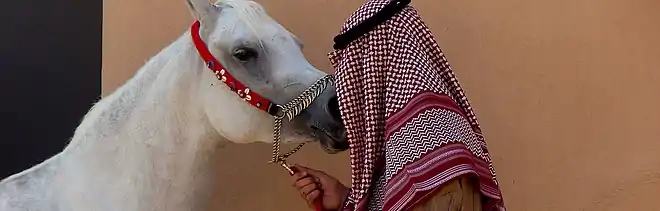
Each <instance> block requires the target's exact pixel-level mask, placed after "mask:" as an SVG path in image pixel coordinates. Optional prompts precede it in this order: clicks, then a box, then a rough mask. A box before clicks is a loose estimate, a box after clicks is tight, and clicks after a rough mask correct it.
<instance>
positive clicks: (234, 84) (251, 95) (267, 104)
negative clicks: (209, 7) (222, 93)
mask: <svg viewBox="0 0 660 211" xmlns="http://www.w3.org/2000/svg"><path fill="white" fill-rule="evenodd" d="M200 25H201V23H200V22H199V21H195V23H193V25H192V27H191V30H190V35H192V40H193V43H195V47H196V48H197V52H199V55H200V56H201V57H202V59H203V60H204V63H206V66H207V67H208V68H209V69H210V70H211V71H213V73H214V74H215V76H216V77H217V78H218V80H220V81H222V82H223V83H225V84H226V85H227V86H228V87H229V88H230V89H231V90H232V91H234V92H236V94H238V96H239V97H241V99H243V100H245V102H247V103H249V104H250V105H252V106H254V107H256V108H258V109H259V110H262V111H265V112H267V113H268V114H270V115H273V116H276V115H281V114H280V111H281V109H280V106H279V105H277V104H276V103H273V102H271V101H270V100H268V99H266V98H265V97H263V96H261V95H259V94H258V93H256V92H252V90H250V88H248V87H247V86H245V84H243V83H241V82H240V81H238V80H236V78H234V76H232V75H231V74H230V73H229V72H228V71H227V69H225V67H224V66H223V65H222V64H221V63H220V62H219V61H218V60H217V59H216V58H215V57H213V54H211V52H210V51H209V49H208V47H207V46H206V43H204V41H203V40H202V38H201V37H200V36H199V28H200Z"/></svg>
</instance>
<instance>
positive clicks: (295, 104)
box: [268, 75, 335, 170]
mask: <svg viewBox="0 0 660 211" xmlns="http://www.w3.org/2000/svg"><path fill="white" fill-rule="evenodd" d="M334 82H335V80H334V77H332V75H326V76H323V77H322V78H320V79H319V80H317V81H316V82H314V83H313V84H312V85H311V86H309V87H308V88H307V89H305V91H303V92H302V93H301V94H300V95H298V97H296V98H294V99H293V100H291V101H289V102H288V103H287V104H285V105H283V106H281V107H280V110H281V111H280V112H281V113H279V114H278V115H276V117H275V122H274V123H273V128H274V130H273V156H272V158H271V160H270V162H268V163H280V164H281V165H282V166H283V167H284V168H287V165H286V159H287V158H288V157H289V156H291V155H293V153H296V152H298V150H300V148H302V147H303V145H305V143H306V142H303V143H300V144H298V146H296V147H295V148H293V149H292V150H291V151H289V152H287V153H284V154H280V142H281V135H282V131H281V130H282V121H283V119H284V117H286V118H287V119H288V120H289V121H291V120H292V119H293V118H294V117H296V116H298V114H300V112H302V111H303V110H305V109H306V108H307V107H309V106H310V105H311V104H312V102H314V99H316V97H318V96H319V95H321V93H323V91H324V90H325V88H327V87H328V85H330V84H334ZM287 170H288V169H287Z"/></svg>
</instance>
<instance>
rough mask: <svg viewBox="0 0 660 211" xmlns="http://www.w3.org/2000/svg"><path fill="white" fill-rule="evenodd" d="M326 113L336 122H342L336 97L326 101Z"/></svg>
mask: <svg viewBox="0 0 660 211" xmlns="http://www.w3.org/2000/svg"><path fill="white" fill-rule="evenodd" d="M328 113H330V116H332V118H334V119H335V120H336V121H342V120H341V112H340V111H339V99H338V98H337V96H336V95H335V96H333V97H332V98H330V100H328Z"/></svg>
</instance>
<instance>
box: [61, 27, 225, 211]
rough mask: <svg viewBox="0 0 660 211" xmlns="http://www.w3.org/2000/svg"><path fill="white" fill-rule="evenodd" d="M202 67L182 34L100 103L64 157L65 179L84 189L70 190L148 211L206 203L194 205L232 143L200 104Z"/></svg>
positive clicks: (85, 121)
mask: <svg viewBox="0 0 660 211" xmlns="http://www.w3.org/2000/svg"><path fill="white" fill-rule="evenodd" d="M186 34H187V33H186ZM202 65H203V63H202V62H200V60H199V58H198V57H197V53H196V50H195V49H194V47H193V45H192V43H191V41H190V40H189V36H187V35H184V36H182V37H181V38H179V39H178V40H177V41H175V42H174V43H173V44H172V45H170V46H169V47H167V48H165V49H164V50H163V51H161V52H160V53H159V54H158V55H157V56H155V57H154V58H152V59H151V60H150V61H149V62H148V63H147V64H146V65H145V66H143V67H142V68H141V69H140V70H139V71H138V73H137V74H136V75H135V76H134V77H133V78H132V79H130V80H129V81H128V82H127V83H126V84H125V85H124V86H122V87H120V88H119V89H118V90H117V91H116V92H114V93H113V94H111V95H109V96H108V97H106V98H104V99H103V100H101V101H99V103H97V104H96V105H95V106H94V108H93V109H92V110H91V111H90V112H89V113H88V115H87V116H86V118H85V119H84V120H83V122H82V124H81V125H80V126H79V128H78V129H77V130H76V133H75V135H74V137H73V139H72V141H71V143H70V144H69V146H68V147H67V149H65V151H64V153H65V154H66V155H68V156H66V157H68V158H65V159H67V160H66V162H65V163H63V165H64V169H63V171H62V172H64V174H66V176H64V177H62V178H66V180H67V181H75V182H76V183H79V184H81V185H73V186H69V187H67V188H69V191H72V192H71V193H78V192H79V191H85V192H86V193H85V196H87V197H89V199H88V201H89V202H90V203H99V202H98V201H95V200H94V198H99V199H104V200H101V201H109V202H112V203H119V204H122V203H123V204H124V205H123V206H128V207H135V208H138V207H142V208H145V209H148V210H158V209H157V207H160V208H163V210H168V209H171V208H173V207H176V206H188V208H190V206H192V205H195V204H200V203H198V202H194V203H193V202H192V201H196V200H200V199H203V198H204V197H203V196H201V195H199V194H206V192H205V191H202V190H199V188H202V187H208V186H210V185H209V184H207V183H208V182H210V181H211V179H210V178H211V176H212V175H211V174H212V173H213V171H212V168H211V167H213V166H214V165H213V164H211V160H212V159H211V157H212V155H213V152H214V149H216V148H217V144H220V143H222V142H226V140H224V139H223V138H222V137H220V136H219V135H218V133H217V132H215V130H214V129H213V128H212V126H211V125H210V124H209V122H208V119H207V117H206V115H205V113H204V110H203V109H202V106H201V105H200V103H201V101H200V99H199V98H200V95H199V94H197V90H198V89H199V81H200V80H199V77H200V75H201V70H202V69H203V66H202ZM93 186H96V187H93ZM71 188H73V189H71ZM76 188H84V190H82V189H80V190H76ZM90 188H91V189H95V190H96V191H94V190H91V191H90V190H89V189H90ZM207 189H208V188H207ZM117 190H119V191H117ZM95 194H98V195H95ZM113 194H114V195H113ZM65 195H78V194H65ZM108 197H111V198H112V197H115V200H107V199H108ZM196 197H199V199H195V198H196ZM71 200H75V201H79V200H81V199H73V198H72V199H71ZM82 200H84V199H82ZM151 202H153V203H151ZM158 203H160V204H158ZM90 206H110V207H111V206H116V205H111V204H108V205H103V204H97V205H90ZM143 206H144V207H143ZM167 207H169V208H167Z"/></svg>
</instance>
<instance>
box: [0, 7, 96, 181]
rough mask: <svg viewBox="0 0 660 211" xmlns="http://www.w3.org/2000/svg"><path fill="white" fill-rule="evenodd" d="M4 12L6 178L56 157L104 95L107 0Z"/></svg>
mask: <svg viewBox="0 0 660 211" xmlns="http://www.w3.org/2000/svg"><path fill="white" fill-rule="evenodd" d="M4 4H5V6H2V7H0V14H2V15H0V16H1V18H0V25H1V26H3V33H0V40H1V41H0V99H1V103H0V106H1V107H0V108H1V109H0V117H1V118H0V122H1V127H0V131H1V132H2V133H1V134H2V137H1V138H0V178H4V177H6V176H8V175H11V174H13V173H17V172H20V171H21V170H23V169H26V168H29V167H30V166H32V165H35V164H37V163H39V162H41V161H43V160H45V159H47V158H48V157H50V156H52V155H54V154H56V153H58V152H59V151H61V150H62V149H63V147H64V146H65V145H66V143H68V141H69V139H70V138H71V136H72V135H73V132H74V130H75V128H76V126H77V125H78V124H79V123H80V120H81V119H82V117H83V116H84V114H85V113H86V112H87V110H88V109H89V108H90V107H91V106H92V104H93V103H94V102H95V101H96V100H97V99H98V98H99V96H100V93H101V28H102V27H101V26H102V25H101V24H102V11H103V8H102V1H75V2H74V1H71V0H51V1H47V2H40V3H36V2H35V1H8V2H5V3H4Z"/></svg>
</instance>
